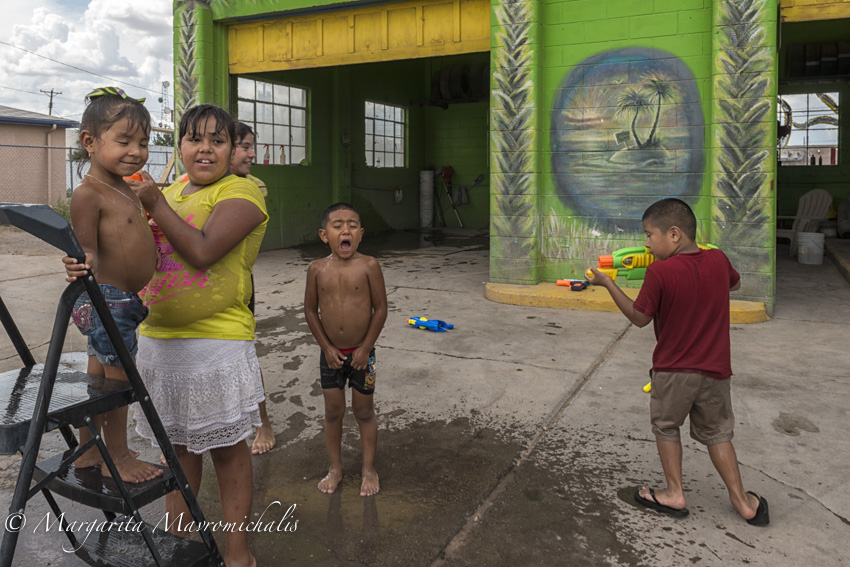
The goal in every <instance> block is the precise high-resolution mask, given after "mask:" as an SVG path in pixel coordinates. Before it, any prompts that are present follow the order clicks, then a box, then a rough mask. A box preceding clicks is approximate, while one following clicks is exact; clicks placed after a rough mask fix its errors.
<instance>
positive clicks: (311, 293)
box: [304, 262, 345, 370]
mask: <svg viewBox="0 0 850 567" xmlns="http://www.w3.org/2000/svg"><path fill="white" fill-rule="evenodd" d="M318 271H319V268H318V267H317V265H316V262H313V263H312V264H310V267H309V268H307V288H306V289H305V290H304V318H305V319H307V326H308V327H310V332H311V333H313V338H315V339H316V342H317V343H319V348H321V349H322V352H323V353H325V360H326V361H327V363H328V368H331V369H333V370H336V369H339V368H342V364H343V362H345V355H343V354H342V352H340V350H339V349H338V348H336V347H335V346H333V344H331V341H330V339H329V338H328V335H327V334H325V328H324V327H322V320H321V319H320V318H319V291H318V285H317V278H318V276H317V273H318Z"/></svg>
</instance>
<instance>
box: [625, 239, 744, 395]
mask: <svg viewBox="0 0 850 567" xmlns="http://www.w3.org/2000/svg"><path fill="white" fill-rule="evenodd" d="M740 279H741V276H740V275H739V274H738V272H736V271H735V269H734V268H733V267H732V264H731V263H730V262H729V258H727V257H726V254H724V253H723V252H721V251H720V250H700V251H699V252H694V253H692V254H677V255H675V256H671V257H670V258H668V259H667V260H664V261H656V262H653V263H652V264H650V266H649V268H647V270H646V277H645V278H644V282H643V287H642V288H641V290H640V294H638V298H637V299H636V300H635V309H636V310H638V311H640V312H641V313H643V314H644V315H647V316H649V317H652V318H653V325H654V327H655V338H656V339H657V341H658V344H657V345H656V346H655V351H654V352H653V353H652V369H653V370H654V371H655V372H695V373H699V374H705V375H707V376H711V377H713V378H719V379H725V378H729V377H730V376H732V362H731V355H730V349H729V288H731V287H732V286H734V285H735V284H736V283H738V280H740Z"/></svg>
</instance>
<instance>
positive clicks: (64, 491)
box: [0, 203, 224, 567]
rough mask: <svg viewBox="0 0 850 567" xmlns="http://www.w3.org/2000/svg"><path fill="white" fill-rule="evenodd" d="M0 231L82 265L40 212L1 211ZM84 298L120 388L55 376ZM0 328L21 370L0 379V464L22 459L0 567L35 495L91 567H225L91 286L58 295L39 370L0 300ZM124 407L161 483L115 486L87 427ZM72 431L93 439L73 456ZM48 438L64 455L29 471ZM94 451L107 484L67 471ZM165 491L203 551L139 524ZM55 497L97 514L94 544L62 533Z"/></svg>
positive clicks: (55, 222) (7, 561)
mask: <svg viewBox="0 0 850 567" xmlns="http://www.w3.org/2000/svg"><path fill="white" fill-rule="evenodd" d="M0 225H12V226H16V227H18V228H20V229H21V230H24V231H26V232H28V233H30V234H32V235H34V236H36V237H38V238H40V239H41V240H43V241H45V242H47V243H48V244H51V245H53V246H55V247H56V248H59V249H60V250H62V251H64V252H65V253H66V254H67V255H68V256H71V257H74V258H77V259H78V260H79V261H80V262H81V263H82V262H83V260H84V257H85V254H84V252H83V250H82V248H81V247H80V244H79V242H78V241H77V239H76V237H75V236H74V233H73V231H72V230H71V227H70V226H69V225H68V223H67V221H65V219H63V218H62V217H61V216H60V215H59V214H57V213H56V212H55V211H53V209H51V208H50V207H48V206H47V205H25V204H18V203H0ZM56 267H57V277H60V275H61V272H60V270H61V267H60V263H59V261H58V257H57V264H56ZM83 292H88V294H89V297H90V298H91V300H92V304H93V306H94V309H95V311H96V312H97V314H98V315H99V316H100V318H101V320H102V321H103V324H104V327H105V329H106V333H107V335H108V336H109V339H110V341H111V342H112V344H113V345H114V346H115V348H116V352H117V353H118V359H119V360H120V361H121V364H122V366H123V367H124V370H125V372H126V374H127V377H128V379H129V381H128V382H124V381H118V380H110V379H107V378H101V377H97V376H92V375H90V374H86V373H83V372H76V371H73V370H70V369H66V368H64V367H60V366H59V359H60V356H61V354H62V345H63V343H64V341H65V333H66V331H67V328H68V324H69V321H70V319H71V314H72V311H73V308H74V303H75V302H76V300H77V297H79V296H80V295H81V294H82V293H83ZM0 320H2V323H3V327H4V328H5V329H6V333H7V334H8V336H9V338H10V339H11V341H12V343H13V344H14V346H15V349H16V350H17V352H18V355H19V356H20V359H21V362H22V364H23V368H22V369H20V370H14V371H11V372H5V373H0V411H2V412H3V414H2V416H0V454H4V455H11V454H14V453H16V452H20V453H21V455H22V457H23V459H22V461H21V468H20V471H19V473H18V482H17V485H16V486H15V492H14V495H13V497H12V503H11V506H10V508H9V513H10V517H9V518H10V519H9V520H7V522H6V528H7V529H6V530H5V531H4V534H3V542H2V546H0V567H8V566H10V565H11V564H12V559H13V557H14V554H15V547H16V545H17V541H18V535H19V531H20V530H19V529H15V528H16V526H15V522H16V521H18V522H19V523H18V526H17V527H20V526H22V524H21V523H20V521H21V520H23V515H24V514H25V510H26V504H27V502H28V501H29V500H30V499H31V498H32V497H34V496H35V495H36V494H37V493H39V492H41V493H42V494H43V495H44V498H45V499H46V500H47V503H48V505H49V506H50V508H51V509H52V510H53V512H54V514H56V516H57V518H59V519H60V522H61V523H60V525H61V527H62V530H63V531H64V532H65V534H66V536H67V537H68V540H69V541H70V542H71V545H72V546H73V548H74V549H75V550H76V551H75V553H76V555H77V556H78V557H79V558H80V559H82V560H83V561H85V562H86V563H88V564H89V565H122V566H123V565H127V566H135V565H157V566H163V565H169V566H171V565H173V566H175V567H177V566H179V567H190V566H196V565H198V566H200V565H204V566H206V565H221V566H223V565H224V561H223V560H222V557H221V553H220V552H219V550H218V548H217V547H216V544H215V540H214V539H213V537H212V534H211V533H210V530H209V528H208V525H207V524H206V522H204V517H203V514H202V512H201V509H200V506H199V505H198V502H197V500H196V499H195V496H194V494H192V491H191V489H190V488H189V483H188V481H187V480H186V476H185V474H184V473H183V469H182V468H181V467H180V462H179V461H178V459H177V455H176V454H175V453H174V449H173V448H172V446H171V443H170V442H169V440H168V437H167V436H166V434H165V429H164V428H163V426H162V422H161V421H160V419H159V415H158V414H157V413H156V409H155V408H154V406H153V403H152V402H151V400H150V397H149V396H148V391H147V389H146V388H145V385H144V383H143V382H142V379H141V377H140V376H139V372H138V370H137V369H136V365H135V363H134V362H133V357H132V356H131V355H130V352H129V351H128V350H127V346H126V345H125V344H124V341H123V340H122V339H121V335H120V333H119V331H118V327H117V326H116V324H115V320H114V319H113V318H112V315H111V313H110V312H109V309H108V307H107V306H106V302H105V300H104V298H103V294H102V293H101V291H100V287H99V286H98V284H97V282H96V281H95V279H94V277H92V276H91V275H89V276H86V277H85V278H78V279H77V281H75V282H73V283H71V284H69V285H68V287H67V288H65V291H64V292H63V293H62V296H61V298H60V300H59V306H58V308H57V311H56V318H55V321H54V324H53V331H52V335H51V338H50V345H49V347H48V350H47V357H46V359H45V361H44V364H36V361H35V359H34V358H33V356H32V354H31V353H30V350H29V348H28V347H27V344H26V342H25V341H24V339H23V337H22V336H21V333H20V331H19V330H18V328H17V326H16V324H15V322H14V320H13V319H12V316H11V314H10V313H9V311H8V309H7V308H6V305H5V304H4V303H3V300H2V298H0ZM132 402H139V405H140V406H141V408H142V410H143V411H144V413H145V416H146V417H147V419H148V422H149V423H150V426H151V429H152V431H153V433H154V436H155V437H156V440H157V442H158V443H159V446H160V448H161V449H162V454H163V456H164V457H165V460H166V462H167V463H168V466H166V467H161V468H162V469H163V475H162V476H161V477H160V478H157V479H154V480H150V481H147V482H143V483H138V484H134V483H130V484H128V483H125V482H123V481H122V480H121V478H120V476H119V474H118V470H117V469H116V468H115V463H114V461H113V460H112V458H111V456H110V455H109V452H108V451H107V449H106V445H105V444H104V442H103V439H102V437H101V435H100V432H99V431H97V429H96V428H95V427H94V424H93V418H94V417H95V416H96V415H99V414H101V413H103V412H106V411H109V410H112V409H115V408H118V407H121V406H124V405H127V404H130V403H132ZM71 426H73V427H76V428H81V427H87V428H88V430H89V431H90V432H91V434H92V439H91V441H89V442H88V443H86V444H85V445H82V446H80V445H79V443H78V442H77V439H76V437H75V436H74V433H73V432H72V430H71ZM56 429H58V430H59V431H60V433H61V434H62V436H63V438H64V440H65V442H66V443H67V445H68V450H67V451H65V452H64V453H62V454H59V455H55V456H53V457H51V458H49V459H46V460H45V461H42V462H40V463H37V462H36V460H37V457H38V452H39V447H40V446H41V438H42V436H43V435H44V434H45V433H47V432H49V431H53V430H56ZM94 446H96V447H97V448H98V449H99V450H100V453H101V455H102V456H103V459H104V463H106V466H107V468H108V470H109V471H110V474H111V475H112V478H108V477H106V478H105V477H103V476H102V475H101V473H100V470H99V467H94V468H92V469H80V470H76V469H75V467H74V461H75V460H76V459H77V458H78V457H79V456H81V455H82V454H83V453H85V452H86V451H87V450H89V449H90V448H91V447H94ZM33 482H34V484H33ZM173 490H179V491H180V493H181V495H182V496H183V498H184V500H185V501H186V504H187V505H188V507H189V512H190V513H191V515H192V519H193V520H194V521H195V522H196V524H195V525H196V526H200V527H201V528H202V529H200V531H199V533H200V536H201V540H202V541H201V542H197V541H190V540H188V539H184V538H181V537H178V536H176V535H173V534H170V533H168V532H166V531H163V530H161V529H159V528H156V527H155V526H152V525H150V524H147V523H145V522H143V520H142V517H141V515H140V514H139V509H140V508H141V507H142V506H145V505H146V504H149V503H151V502H153V501H155V500H157V499H159V498H161V497H162V496H164V495H165V494H167V493H168V492H171V491H173ZM54 494H58V495H61V496H63V497H65V498H68V499H69V500H72V501H74V502H79V503H80V504H83V505H85V506H89V507H91V508H96V509H99V510H102V511H103V513H104V515H105V517H106V520H105V521H106V522H108V523H107V524H106V527H104V529H102V530H98V533H97V537H94V535H95V534H92V537H88V538H86V539H85V541H83V542H79V541H78V540H77V537H76V536H75V534H74V533H73V532H72V531H71V530H70V529H68V527H69V524H68V522H67V521H66V520H65V519H64V516H63V515H62V511H61V510H60V508H59V506H58V504H57V502H56V499H55V498H54V497H53V495H54ZM10 522H11V524H10ZM9 526H12V529H9Z"/></svg>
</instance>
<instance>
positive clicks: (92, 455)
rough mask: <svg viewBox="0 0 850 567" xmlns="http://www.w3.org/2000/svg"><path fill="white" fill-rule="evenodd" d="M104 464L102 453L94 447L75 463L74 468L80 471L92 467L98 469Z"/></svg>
mask: <svg viewBox="0 0 850 567" xmlns="http://www.w3.org/2000/svg"><path fill="white" fill-rule="evenodd" d="M102 462H103V457H102V456H101V454H100V451H98V450H97V447H92V448H91V449H89V450H88V451H86V452H85V453H83V454H82V455H80V458H79V459H77V460H76V461H74V466H75V467H76V468H78V469H88V468H91V467H96V466H98V465H100V464H101V463H102Z"/></svg>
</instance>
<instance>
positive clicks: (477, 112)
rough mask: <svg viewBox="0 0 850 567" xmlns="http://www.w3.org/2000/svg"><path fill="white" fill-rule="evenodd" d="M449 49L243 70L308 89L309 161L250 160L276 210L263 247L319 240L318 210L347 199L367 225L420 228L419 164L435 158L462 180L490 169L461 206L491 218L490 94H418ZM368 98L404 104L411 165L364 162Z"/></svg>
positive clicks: (466, 216)
mask: <svg viewBox="0 0 850 567" xmlns="http://www.w3.org/2000/svg"><path fill="white" fill-rule="evenodd" d="M466 57H467V59H468V56H466ZM486 57H487V55H486V54H483V58H484V59H485V60H486ZM442 59H443V58H437V59H433V60H432V59H416V60H412V61H395V62H386V63H370V64H364V65H353V66H345V67H331V68H320V69H306V70H295V71H281V72H275V73H260V74H252V75H246V76H248V77H250V78H254V79H257V80H263V81H269V82H276V83H283V84H288V85H293V86H298V87H301V88H304V89H307V91H308V92H309V93H310V94H309V103H308V106H309V112H308V115H309V120H310V123H309V128H308V131H309V136H310V139H309V144H308V145H309V158H308V161H309V163H310V165H309V166H306V167H303V166H295V165H288V166H279V165H270V166H263V165H257V166H255V167H254V170H253V173H254V175H256V176H258V177H259V178H261V179H263V181H265V182H266V184H267V185H268V188H269V201H268V204H269V215H270V217H271V218H270V220H269V226H268V229H267V231H266V238H265V240H264V242H263V249H264V250H270V249H275V248H281V247H285V246H293V245H297V244H302V243H305V242H311V241H315V240H317V235H316V231H317V229H318V226H319V225H318V222H319V220H318V219H319V216H320V215H321V212H322V211H323V210H324V208H325V207H327V206H328V205H330V204H331V203H333V202H335V201H340V200H341V201H347V202H350V203H352V204H353V205H354V206H355V207H357V208H358V210H359V211H360V213H361V217H362V221H363V226H364V227H365V228H366V229H367V230H368V231H370V232H380V231H384V230H388V229H412V228H418V226H419V171H420V170H422V169H424V168H427V167H429V166H434V167H439V165H438V164H441V165H445V164H450V165H452V166H453V167H454V168H455V170H456V172H457V173H456V180H457V181H458V182H459V183H462V184H469V183H471V182H472V180H473V179H474V178H475V177H476V176H477V175H478V174H482V173H483V174H485V182H484V183H483V184H481V185H479V186H477V187H475V188H473V189H472V190H471V191H470V202H469V203H468V204H465V205H460V206H459V207H458V210H459V212H460V215H461V219H462V220H463V222H464V226H471V227H484V226H486V225H487V222H488V219H489V202H488V190H487V188H486V186H487V181H486V173H487V170H486V166H487V148H486V145H487V122H486V121H487V115H488V113H487V103H468V104H455V105H450V106H449V108H448V109H447V110H444V109H442V108H438V107H434V106H428V105H420V104H418V102H419V101H426V100H427V99H428V96H429V90H430V76H431V70H432V69H439V68H440V67H441V65H443V64H444V62H443V61H442ZM447 59H448V58H447ZM478 59H481V56H479V57H478ZM465 60H466V59H464V61H465ZM449 63H454V61H451V62H449ZM446 64H448V63H446ZM233 83H234V84H235V81H233ZM366 100H371V101H375V102H381V103H386V104H391V105H397V106H402V107H405V108H407V110H408V116H407V128H408V139H407V156H408V157H407V167H405V168H374V167H366V165H365V158H364V151H365V128H364V124H365V123H364V104H365V101H366ZM344 141H347V145H346V144H345V143H344ZM258 161H260V162H261V161H262V156H259V157H258ZM397 186H401V187H402V194H403V198H402V201H401V203H396V202H395V199H394V195H395V193H394V189H395V187H397ZM443 206H444V208H445V212H446V218H447V220H448V226H457V221H456V220H455V218H454V214H453V213H452V211H451V208H450V206H449V204H448V201H447V199H446V198H445V197H444V201H443Z"/></svg>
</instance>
